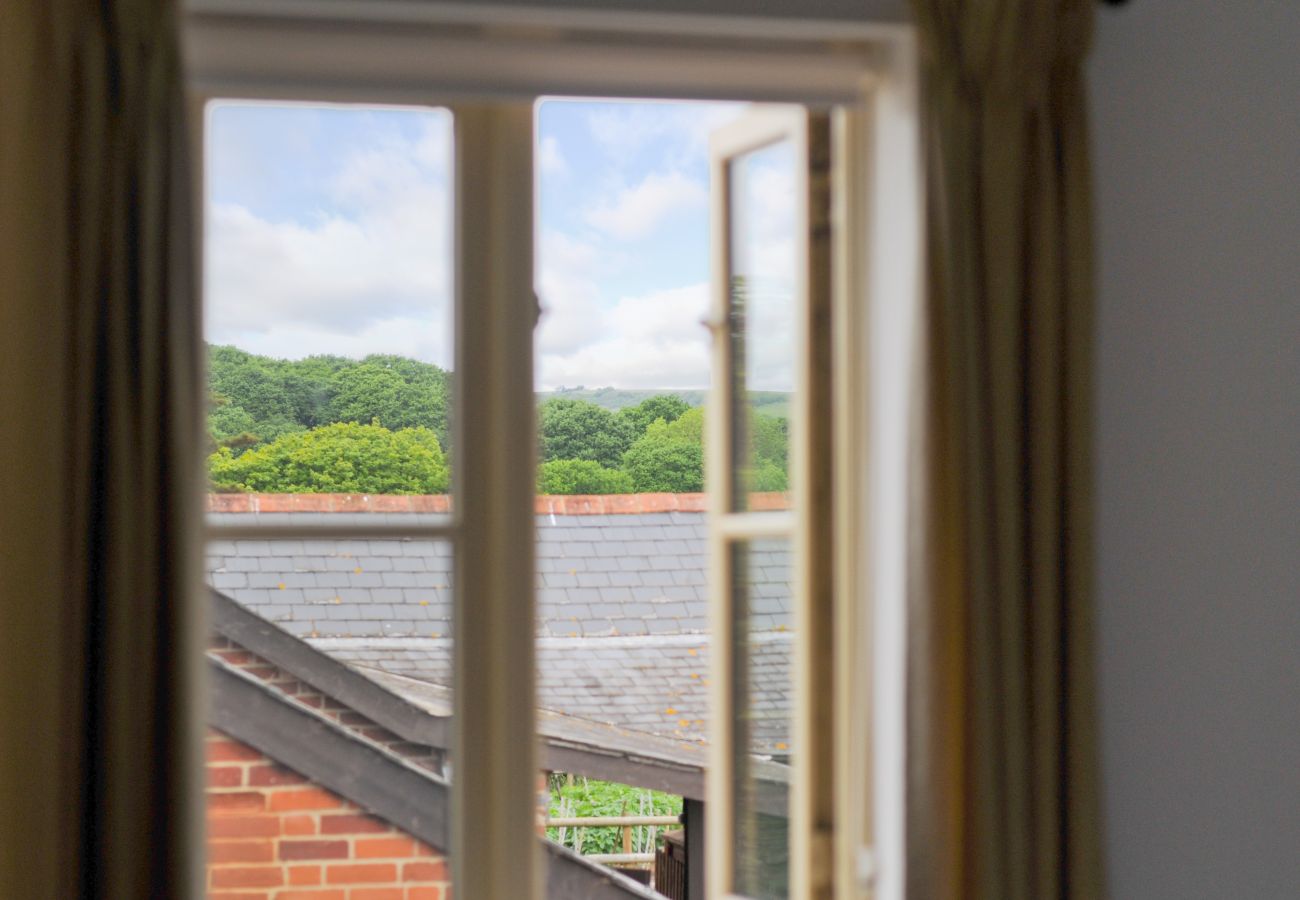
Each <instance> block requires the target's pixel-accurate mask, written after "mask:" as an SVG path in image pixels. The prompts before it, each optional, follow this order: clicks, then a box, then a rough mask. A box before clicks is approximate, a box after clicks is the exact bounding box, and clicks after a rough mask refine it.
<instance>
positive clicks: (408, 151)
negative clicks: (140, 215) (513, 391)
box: [204, 101, 453, 512]
mask: <svg viewBox="0 0 1300 900" xmlns="http://www.w3.org/2000/svg"><path fill="white" fill-rule="evenodd" d="M207 121H208V128H207V135H206V140H207V153H206V173H207V185H206V186H207V202H206V208H205V247H204V250H205V265H204V278H205V313H206V322H205V332H206V334H205V336H206V340H207V349H208V356H209V382H208V388H209V393H208V404H209V405H208V417H207V424H208V438H209V453H210V456H209V461H208V471H209V477H210V479H211V484H212V487H213V490H214V491H215V492H217V493H223V494H263V495H270V494H335V495H337V494H352V495H369V496H375V497H384V496H412V495H416V496H435V495H436V496H442V495H445V494H446V493H447V492H448V487H449V483H450V477H451V474H450V456H451V453H452V447H451V446H450V438H451V427H450V415H451V396H452V384H451V371H450V369H451V364H452V346H453V333H452V260H451V214H452V202H451V201H452V197H451V194H452V187H451V172H452V167H451V163H452V160H451V155H452V134H451V114H450V113H449V112H448V111H447V110H444V109H417V108H382V107H359V106H322V105H306V104H271V103H247V102H226V101H222V102H214V103H212V104H210V106H209V109H208V119H207ZM380 505H382V506H385V507H386V508H387V509H388V510H389V511H391V512H398V511H408V510H411V509H419V510H420V511H426V512H432V511H436V507H437V506H438V505H439V504H437V503H425V504H414V505H412V504H410V503H409V502H387V501H385V502H383V503H381V504H380ZM271 506H272V507H276V508H278V507H277V505H276V504H274V503H273V504H271ZM280 506H283V504H280ZM366 509H369V507H366Z"/></svg>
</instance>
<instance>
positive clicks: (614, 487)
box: [537, 459, 632, 494]
mask: <svg viewBox="0 0 1300 900" xmlns="http://www.w3.org/2000/svg"><path fill="white" fill-rule="evenodd" d="M537 492H538V493H539V494H630V493H631V492H632V477H631V476H630V475H628V474H627V473H626V472H624V471H622V470H620V469H607V468H605V467H604V466H602V465H601V464H600V463H598V462H595V461H594V460H590V459H553V460H551V461H550V462H544V463H542V464H541V465H540V466H538V467H537Z"/></svg>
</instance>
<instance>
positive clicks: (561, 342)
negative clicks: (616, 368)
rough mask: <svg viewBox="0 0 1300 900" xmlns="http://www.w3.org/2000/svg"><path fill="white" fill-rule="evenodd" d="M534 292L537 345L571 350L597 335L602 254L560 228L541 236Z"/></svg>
mask: <svg viewBox="0 0 1300 900" xmlns="http://www.w3.org/2000/svg"><path fill="white" fill-rule="evenodd" d="M538 260H539V262H540V266H539V269H540V271H539V273H538V278H537V282H538V283H537V293H538V295H539V299H540V300H541V304H542V320H541V322H540V323H539V325H538V328H537V341H538V346H539V347H545V348H547V349H548V350H549V351H550V352H553V353H572V352H574V351H575V350H577V349H578V348H579V347H581V346H582V345H584V344H586V343H588V342H589V341H591V340H594V339H595V338H596V337H597V336H598V335H599V334H600V327H601V324H600V323H601V316H602V307H601V302H600V291H599V289H598V287H597V283H596V279H597V276H598V274H599V268H600V266H601V264H602V256H601V254H600V253H598V252H597V250H596V248H595V247H593V246H592V245H591V244H587V243H584V242H582V241H580V240H578V239H576V238H573V237H571V236H569V235H567V234H564V233H562V232H559V231H553V230H547V231H543V232H542V235H541V247H540V248H539V254H538Z"/></svg>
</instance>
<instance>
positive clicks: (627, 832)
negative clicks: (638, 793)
mask: <svg viewBox="0 0 1300 900" xmlns="http://www.w3.org/2000/svg"><path fill="white" fill-rule="evenodd" d="M681 824H682V820H681V818H680V817H679V816H557V817H554V818H548V819H547V820H546V827H547V828H620V829H622V832H623V852H622V853H584V854H583V856H584V857H586V858H587V859H589V860H591V861H592V862H598V863H602V864H604V865H624V866H627V865H636V866H648V865H650V864H652V863H653V862H654V859H655V855H654V853H653V852H649V853H633V852H632V829H633V828H643V827H647V826H649V827H650V828H651V829H657V828H662V827H666V826H670V825H671V826H680V825H681ZM652 834H653V831H652ZM563 840H564V838H563V835H561V842H562V843H563Z"/></svg>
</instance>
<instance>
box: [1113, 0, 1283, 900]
mask: <svg viewBox="0 0 1300 900" xmlns="http://www.w3.org/2000/svg"><path fill="white" fill-rule="evenodd" d="M1099 24H1100V28H1099V32H1098V36H1097V44H1096V48H1095V52H1094V57H1093V61H1092V84H1091V88H1092V106H1093V140H1094V145H1095V153H1096V156H1095V161H1096V179H1097V181H1096V184H1097V204H1098V219H1099V238H1100V242H1099V254H1100V272H1099V274H1100V279H1099V288H1100V294H1099V309H1098V314H1099V320H1098V341H1099V343H1098V348H1097V353H1098V356H1097V363H1098V387H1097V397H1098V401H1099V402H1098V407H1097V414H1098V432H1097V451H1098V467H1099V484H1098V488H1099V493H1098V516H1099V518H1098V538H1099V546H1098V553H1099V559H1098V566H1099V568H1098V576H1099V577H1098V592H1099V598H1100V610H1099V616H1100V664H1101V692H1102V693H1101V699H1102V740H1103V763H1104V767H1105V771H1104V779H1105V806H1106V813H1107V815H1108V834H1107V841H1106V843H1107V851H1108V867H1109V872H1110V884H1111V892H1112V896H1113V897H1114V898H1115V900H1162V898H1171V900H1172V898H1178V900H1187V898H1202V897H1205V898H1211V897H1213V898H1219V897H1225V898H1226V897H1231V898H1290V897H1300V62H1298V61H1297V60H1300V55H1298V48H1300V3H1296V2H1295V0H1133V2H1132V3H1130V4H1129V5H1128V6H1126V7H1123V8H1121V9H1119V10H1114V11H1107V12H1106V13H1104V14H1103V15H1102V16H1101V17H1100V23H1099Z"/></svg>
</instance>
